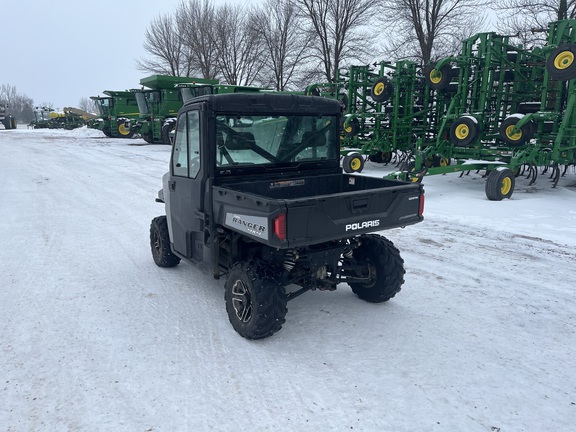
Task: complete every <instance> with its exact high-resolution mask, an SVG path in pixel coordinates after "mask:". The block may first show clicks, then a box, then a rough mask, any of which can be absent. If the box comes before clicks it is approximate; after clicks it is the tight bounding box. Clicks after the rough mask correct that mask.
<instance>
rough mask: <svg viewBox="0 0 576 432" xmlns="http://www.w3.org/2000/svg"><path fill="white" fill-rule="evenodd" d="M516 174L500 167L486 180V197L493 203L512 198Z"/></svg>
mask: <svg viewBox="0 0 576 432" xmlns="http://www.w3.org/2000/svg"><path fill="white" fill-rule="evenodd" d="M514 182H515V178H514V173H513V172H512V170H511V169H509V168H506V167H498V168H496V169H494V170H492V171H491V172H490V174H489V175H488V178H487V179H486V190H485V192H486V197H487V198H488V199H489V200H491V201H502V200H503V199H504V198H510V197H511V196H512V193H513V192H514Z"/></svg>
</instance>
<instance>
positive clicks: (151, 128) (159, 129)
mask: <svg viewBox="0 0 576 432" xmlns="http://www.w3.org/2000/svg"><path fill="white" fill-rule="evenodd" d="M140 84H141V85H142V89H139V90H132V92H133V93H134V95H135V97H136V100H137V102H138V109H139V112H140V117H139V120H138V122H137V123H136V126H135V130H136V131H138V132H140V134H141V136H142V138H143V139H144V140H145V141H146V142H148V143H154V144H168V145H169V144H171V140H170V136H171V133H172V132H173V130H174V127H175V126H176V116H177V114H178V110H179V109H180V108H181V107H182V106H183V105H184V103H185V102H186V101H187V100H189V99H191V98H193V97H198V96H203V95H207V94H219V93H238V92H242V93H247V92H258V91H260V89H259V88H257V87H245V86H232V85H223V84H219V81H218V80H213V79H204V78H191V77H176V76H166V75H153V76H150V77H147V78H143V79H141V80H140ZM144 87H147V88H144Z"/></svg>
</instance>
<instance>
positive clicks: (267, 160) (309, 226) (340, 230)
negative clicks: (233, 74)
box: [150, 93, 424, 339]
mask: <svg viewBox="0 0 576 432" xmlns="http://www.w3.org/2000/svg"><path fill="white" fill-rule="evenodd" d="M340 117H341V107H340V103H339V102H338V101H336V100H332V99H327V98H322V97H317V96H300V95H289V94H275V93H265V94H258V93H254V94H242V93H236V94H220V95H205V96H201V97H197V98H194V99H191V100H190V101H188V102H187V103H186V104H185V105H184V106H183V107H182V108H181V109H180V111H179V113H178V119H177V124H176V132H175V137H174V142H173V146H172V155H171V162H170V170H169V172H168V173H166V174H165V175H164V177H163V188H162V190H160V191H159V192H158V198H157V199H156V201H158V202H162V203H165V208H166V216H159V217H156V218H154V219H153V220H152V223H151V226H150V243H151V249H152V256H153V258H154V261H155V263H156V264H157V265H158V266H160V267H172V266H175V265H177V264H178V263H179V262H180V260H181V259H184V260H186V261H190V262H193V263H206V264H207V265H208V266H209V268H210V270H211V272H212V273H213V275H214V277H215V278H220V277H222V276H226V278H227V280H226V283H225V296H224V297H225V303H226V310H227V313H228V317H229V319H230V322H231V324H232V326H233V327H234V329H235V330H236V331H237V332H238V333H239V334H240V335H242V336H243V337H245V338H248V339H261V338H264V337H267V336H270V335H272V334H273V333H275V332H277V331H278V330H280V328H281V327H282V324H283V323H284V322H285V315H286V312H287V308H286V305H287V302H288V301H289V300H291V299H293V298H294V297H296V296H298V295H300V294H302V293H304V292H306V291H308V290H316V289H318V290H334V289H336V287H337V285H339V284H340V283H347V284H348V285H349V286H350V287H351V288H352V291H353V292H354V293H355V294H356V295H357V296H358V297H360V298H361V299H364V300H366V301H369V302H374V303H379V302H385V301H387V300H389V299H391V298H392V297H394V296H395V295H396V293H398V292H399V291H400V289H401V286H402V283H403V282H404V273H405V271H404V266H403V264H404V262H403V260H402V258H401V256H400V253H399V251H398V249H396V247H395V246H394V245H393V244H392V242H391V241H389V240H387V239H386V238H384V237H382V236H380V235H377V234H369V233H371V232H374V231H381V230H384V229H388V228H395V227H404V226H407V225H411V224H415V223H418V222H420V221H422V220H423V216H422V213H423V206H424V191H423V188H422V185H421V184H419V183H413V182H404V181H398V180H388V179H383V178H376V177H368V176H361V175H358V174H344V173H343V172H342V169H341V168H340V163H339V158H340V139H339V138H340V133H341V131H340V120H341V118H340Z"/></svg>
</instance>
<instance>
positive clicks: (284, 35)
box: [252, 0, 312, 90]
mask: <svg viewBox="0 0 576 432" xmlns="http://www.w3.org/2000/svg"><path fill="white" fill-rule="evenodd" d="M253 14H254V20H253V23H252V24H253V26H254V28H253V30H254V31H255V32H256V34H257V35H258V36H259V38H260V39H261V40H262V41H263V43H264V49H265V52H266V67H265V69H266V71H269V75H270V78H269V79H268V80H267V81H268V83H269V84H271V85H272V86H274V88H275V89H276V90H286V89H288V88H291V87H297V86H299V85H300V84H301V83H299V82H297V81H298V79H299V76H298V75H299V72H300V71H301V65H302V63H303V62H304V61H306V59H307V58H309V57H310V50H311V43H312V37H311V34H310V32H307V31H305V30H303V29H302V27H301V17H299V16H298V9H297V7H296V5H295V4H294V2H293V1H291V0H267V1H266V2H265V3H264V4H263V5H262V6H261V7H259V8H256V9H255V10H254V12H253ZM262 79H265V77H264V76H263V77H262Z"/></svg>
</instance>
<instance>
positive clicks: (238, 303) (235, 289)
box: [232, 279, 252, 323]
mask: <svg viewBox="0 0 576 432" xmlns="http://www.w3.org/2000/svg"><path fill="white" fill-rule="evenodd" d="M232 307H233V308H234V312H235V313H236V317H237V318H238V319H239V320H240V321H241V322H244V323H246V322H248V321H250V319H251V318H252V299H251V297H250V291H249V290H248V287H247V286H246V284H245V283H244V282H243V281H242V280H240V279H238V280H236V281H234V285H232Z"/></svg>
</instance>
